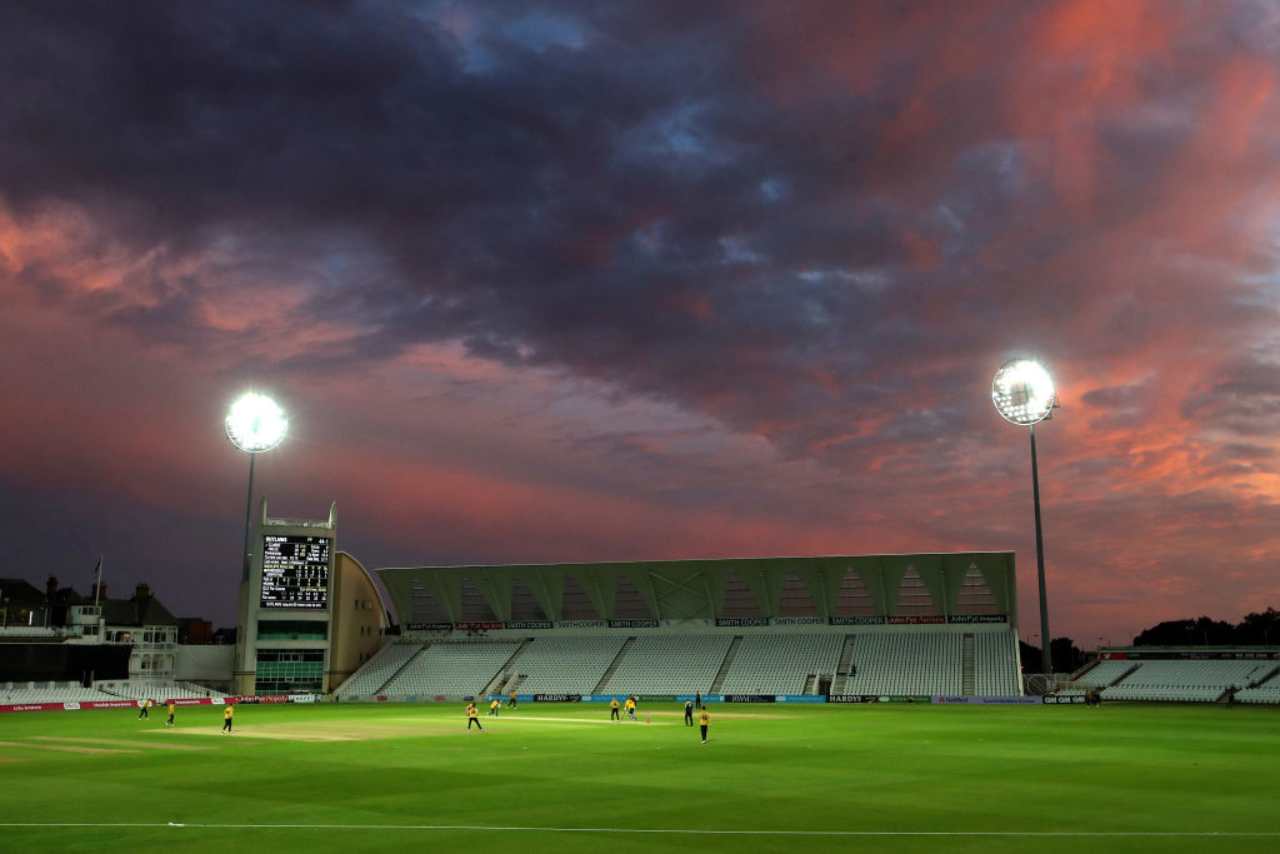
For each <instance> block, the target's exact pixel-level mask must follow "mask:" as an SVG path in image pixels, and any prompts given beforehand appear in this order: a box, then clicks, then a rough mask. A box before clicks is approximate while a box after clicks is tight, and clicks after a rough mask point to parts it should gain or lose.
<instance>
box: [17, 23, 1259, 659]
mask: <svg viewBox="0 0 1280 854" xmlns="http://www.w3.org/2000/svg"><path fill="white" fill-rule="evenodd" d="M1277 57H1280V4H1275V3H1272V2H1269V0H1258V2H1238V3H1229V2H1217V0H1214V2H1186V3H1179V2H1175V0H1152V2H1141V0H1116V2H1110V3H1108V2H1081V0H1066V1H1065V2H1043V3H1029V2H1003V3H992V2H975V0H966V2H964V3H956V2H939V3H925V2H903V3H887V2H886V3H874V2H859V3H851V2H848V0H835V2H829V3H826V2H817V1H816V0H802V2H796V3H767V2H751V0H732V1H731V2H724V3H716V2H702V0H699V2H659V0H634V2H607V3H594V2H593V3H588V2H582V3H544V2H539V0H515V2H509V3H508V2H487V3H476V2H460V0H448V2H419V3H405V2H387V3H345V2H329V3H298V4H288V3H265V4H261V3H246V2H228V3H218V2H209V1H208V0H201V1H200V2H188V3H171V2H159V3H155V4H148V3H105V2H104V3H70V2H68V3H50V2H30V3H6V4H4V6H3V8H2V9H0V298H2V302H0V399H3V402H4V403H3V406H4V411H3V419H2V420H0V439H2V441H0V537H2V542H3V545H4V552H3V553H4V556H5V557H4V566H3V568H0V576H17V577H25V578H28V579H31V580H32V581H34V582H36V583H37V585H38V586H43V580H44V578H45V577H46V576H47V575H49V574H50V573H52V574H56V575H57V576H58V577H59V579H61V580H62V582H63V583H64V584H65V583H71V584H74V585H76V586H77V587H78V588H80V589H82V590H84V589H87V587H88V584H89V582H90V580H91V570H92V568H93V565H94V562H95V560H96V559H97V555H98V554H99V553H102V554H104V555H105V557H106V562H105V575H106V581H107V582H108V584H109V587H110V589H111V590H112V592H113V594H114V593H127V592H130V591H132V589H133V586H134V584H135V583H136V582H139V581H146V582H148V583H150V584H151V585H152V587H153V589H154V590H155V592H156V593H157V594H158V595H159V596H160V597H161V598H162V599H163V600H164V601H165V602H167V603H169V604H170V607H171V608H172V609H173V610H174V611H176V612H177V613H179V614H180V615H197V614H199V615H204V616H207V617H209V618H211V619H213V620H214V621H215V622H217V623H219V624H230V623H231V622H232V621H233V620H234V613H235V595H236V585H237V582H238V577H239V576H238V573H239V551H240V540H241V536H242V527H241V526H242V524H243V516H242V514H243V508H244V489H245V481H246V476H247V473H248V472H247V469H248V462H247V458H246V457H245V456H244V455H243V454H241V453H240V452H238V451H236V450H235V449H234V448H232V447H231V446H230V444H229V443H228V442H227V440H226V438H225V437H224V435H223V432H222V417H223V415H224V413H225V411H226V408H227V406H228V404H229V403H230V401H231V400H232V399H233V398H234V396H235V395H236V394H237V393H238V392H239V391H241V390H242V389H244V388H246V387H250V386H252V387H255V388H259V389H262V390H267V391H270V392H271V393H273V394H274V395H276V397H277V398H278V399H279V400H280V401H281V403H282V404H283V405H284V406H285V407H286V409H287V410H288V411H289V414H290V416H291V418H292V432H291V434H290V437H289V439H288V441H287V442H286V444H285V445H283V446H282V447H281V448H280V449H278V450H276V451H273V452H271V453H270V454H268V455H265V456H263V457H262V458H261V459H260V460H259V463H258V477H259V480H258V483H259V485H260V487H261V492H262V494H265V495H266V496H267V497H268V499H269V501H270V505H271V509H272V513H273V515H285V516H315V517H320V516H323V515H324V514H325V513H326V511H327V508H328V506H329V503H330V501H336V502H337V505H338V518H339V532H338V537H339V547H340V548H343V549H345V550H348V551H350V552H352V553H353V554H355V555H356V556H357V557H359V558H360V559H361V560H362V561H363V562H364V563H365V564H366V565H367V566H371V567H373V566H384V565H404V564H413V563H452V562H486V563H487V562H514V561H549V560H582V561H590V560H608V559H631V558H678V557H719V556H724V557H731V556H752V555H774V554H796V555H812V554H830V553H876V552H903V551H951V550H965V549H1012V550H1015V551H1016V552H1017V559H1018V565H1019V570H1020V572H1019V584H1020V602H1021V609H1022V624H1023V626H1022V631H1023V634H1024V636H1029V635H1030V633H1032V632H1036V631H1038V623H1037V620H1036V616H1035V615H1036V605H1035V603H1036V595H1035V552H1034V534H1033V527H1032V511H1031V481H1030V465H1029V459H1028V452H1027V436H1026V431H1025V430H1020V429H1017V428H1015V427H1013V426H1011V425H1008V424H1006V423H1004V422H1003V421H1002V420H1001V419H1000V418H999V416H998V415H997V413H996V412H995V410H994V409H993V407H992V405H991V400H990V382H991V377H992V374H993V372H994V371H995V369H996V368H997V367H999V365H1000V364H1001V363H1002V362H1003V361H1005V360H1006V359H1007V358H1010V357H1012V356H1015V355H1024V354H1030V355H1035V356H1039V357H1041V358H1043V359H1044V360H1045V361H1046V363H1047V364H1049V365H1050V367H1051V368H1052V370H1053V372H1054V374H1055V376H1056V378H1057V380H1058V383H1059V385H1060V389H1061V404H1062V408H1061V409H1060V410H1058V411H1057V413H1056V414H1055V417H1054V418H1053V420H1052V421H1050V422H1048V423H1047V424H1045V425H1044V426H1043V427H1042V428H1040V429H1039V430H1038V432H1037V436H1038V439H1039V443H1040V456H1041V478H1042V490H1043V501H1044V524H1045V540H1046V552H1047V562H1048V570H1049V572H1048V577H1049V593H1050V597H1051V602H1052V608H1053V617H1054V618H1053V627H1054V633H1055V634H1070V635H1072V636H1073V637H1074V638H1075V639H1076V640H1077V642H1078V643H1080V644H1081V645H1082V646H1092V645H1094V644H1095V643H1096V641H1097V639H1098V638H1100V637H1102V638H1106V639H1108V640H1111V641H1115V642H1121V641H1128V640H1129V639H1130V638H1131V637H1132V635H1133V634H1134V633H1135V632H1136V631H1137V630H1139V629H1141V628H1142V627H1144V626H1146V625H1149V624H1151V623H1153V622H1156V621H1158V620H1162V619H1171V618H1176V617H1184V616H1198V615H1200V614H1208V615H1210V616H1213V617H1217V618H1223V619H1230V620H1233V621H1234V620H1238V619H1239V618H1240V616H1241V615H1243V613H1244V612H1246V611H1248V610H1258V609H1261V608H1264V607H1265V606H1266V605H1268V604H1270V605H1273V606H1280V566H1278V563H1280V561H1278V559H1277V558H1278V556H1280V456H1278V455H1277V454H1278V452H1280V442H1278V441H1277V435H1278V433H1280V351H1278V350H1277V345H1280V316H1278V314H1280V312H1278V309H1280V60H1278V59H1277Z"/></svg>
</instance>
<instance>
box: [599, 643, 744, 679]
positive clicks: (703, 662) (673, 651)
mask: <svg viewBox="0 0 1280 854" xmlns="http://www.w3.org/2000/svg"><path fill="white" fill-rule="evenodd" d="M733 641H734V637H733V635H729V634H723V635H694V634H690V635H656V636H650V637H638V638H635V639H634V640H633V641H631V642H630V646H629V648H628V649H626V651H625V654H624V655H623V657H622V660H621V661H620V662H619V664H618V667H617V669H616V670H615V671H614V672H613V675H611V676H610V677H608V678H607V679H605V680H604V681H603V682H602V683H601V685H600V691H599V693H601V694H692V693H693V692H695V691H701V692H702V693H704V694H708V693H710V692H711V686H712V683H714V682H715V679H716V674H717V673H719V671H720V665H721V664H722V663H723V662H724V658H725V655H727V654H728V652H729V647H730V645H732V644H733Z"/></svg>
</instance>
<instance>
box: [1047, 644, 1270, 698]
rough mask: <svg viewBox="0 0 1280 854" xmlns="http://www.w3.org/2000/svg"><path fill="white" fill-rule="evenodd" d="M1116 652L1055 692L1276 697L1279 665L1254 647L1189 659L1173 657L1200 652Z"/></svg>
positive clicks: (1121, 695)
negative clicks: (1212, 656) (1099, 690)
mask: <svg viewBox="0 0 1280 854" xmlns="http://www.w3.org/2000/svg"><path fill="white" fill-rule="evenodd" d="M1107 654H1108V655H1113V654H1115V653H1107ZM1115 655H1117V656H1118V657H1116V658H1108V659H1103V660H1100V661H1099V662H1098V663H1097V664H1096V665H1095V666H1093V667H1091V668H1089V669H1088V670H1086V671H1084V672H1083V673H1081V674H1080V675H1079V676H1078V677H1077V678H1076V679H1075V680H1073V681H1072V682H1071V683H1070V684H1069V685H1068V686H1066V688H1065V689H1064V690H1063V691H1061V692H1059V693H1068V692H1070V693H1079V692H1080V691H1082V690H1084V689H1088V688H1100V689H1102V692H1103V693H1102V696H1103V697H1104V698H1105V699H1107V700H1113V701H1114V700H1126V701H1146V702H1164V703H1212V702H1215V701H1219V700H1226V699H1227V698H1228V696H1229V692H1231V691H1234V692H1235V699H1236V701H1237V702H1241V703H1259V704H1260V703H1268V702H1280V682H1278V681H1277V680H1276V675H1277V673H1278V672H1280V667H1278V666H1277V663H1276V661H1275V660H1274V659H1270V658H1258V657H1257V655H1258V653H1257V652H1255V651H1251V650H1238V651H1228V652H1223V653H1219V655H1221V656H1222V657H1218V658H1201V657H1196V658H1188V657H1178V656H1185V655H1203V653H1202V652H1200V653H1197V652H1187V651H1186V650H1177V649H1161V650H1153V649H1151V648H1145V647H1140V648H1137V649H1136V650H1134V651H1125V652H1123V653H1119V654H1115ZM1157 656H1162V657H1157ZM1236 656H1244V657H1236Z"/></svg>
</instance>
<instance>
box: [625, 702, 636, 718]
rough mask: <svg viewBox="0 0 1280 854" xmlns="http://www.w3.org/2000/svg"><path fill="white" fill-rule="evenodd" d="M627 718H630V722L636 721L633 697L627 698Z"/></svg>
mask: <svg viewBox="0 0 1280 854" xmlns="http://www.w3.org/2000/svg"><path fill="white" fill-rule="evenodd" d="M627 717H629V718H631V720H633V721H634V720H635V719H636V698H635V697H627Z"/></svg>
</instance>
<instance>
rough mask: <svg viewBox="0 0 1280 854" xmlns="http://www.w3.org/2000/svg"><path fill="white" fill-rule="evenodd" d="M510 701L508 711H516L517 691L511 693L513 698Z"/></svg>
mask: <svg viewBox="0 0 1280 854" xmlns="http://www.w3.org/2000/svg"><path fill="white" fill-rule="evenodd" d="M510 700H511V701H510V702H509V703H507V708H508V709H514V708H515V707H516V692H515V691H512V692H511V698H510Z"/></svg>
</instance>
